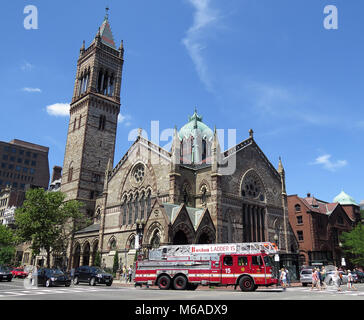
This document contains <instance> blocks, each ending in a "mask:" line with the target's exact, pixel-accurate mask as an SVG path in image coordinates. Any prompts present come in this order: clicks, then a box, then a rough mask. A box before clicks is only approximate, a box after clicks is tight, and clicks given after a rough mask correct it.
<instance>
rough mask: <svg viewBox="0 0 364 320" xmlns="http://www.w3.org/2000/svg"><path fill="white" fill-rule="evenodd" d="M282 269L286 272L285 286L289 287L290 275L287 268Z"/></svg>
mask: <svg viewBox="0 0 364 320" xmlns="http://www.w3.org/2000/svg"><path fill="white" fill-rule="evenodd" d="M284 271H285V272H286V278H287V286H288V287H290V286H291V276H290V274H289V271H288V269H287V268H285V269H284Z"/></svg>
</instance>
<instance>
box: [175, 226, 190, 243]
mask: <svg viewBox="0 0 364 320" xmlns="http://www.w3.org/2000/svg"><path fill="white" fill-rule="evenodd" d="M173 244H174V245H180V244H188V240H187V236H186V234H185V233H184V232H183V230H179V231H177V232H176V234H175V235H174V238H173Z"/></svg>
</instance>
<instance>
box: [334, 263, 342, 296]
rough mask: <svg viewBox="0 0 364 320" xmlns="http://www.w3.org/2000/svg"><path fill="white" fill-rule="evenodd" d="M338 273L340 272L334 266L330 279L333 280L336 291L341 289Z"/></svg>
mask: <svg viewBox="0 0 364 320" xmlns="http://www.w3.org/2000/svg"><path fill="white" fill-rule="evenodd" d="M340 274H341V273H340V271H339V270H338V268H337V267H335V272H334V273H333V275H332V281H333V282H334V284H335V287H336V289H337V291H341V288H340V285H341V280H340Z"/></svg>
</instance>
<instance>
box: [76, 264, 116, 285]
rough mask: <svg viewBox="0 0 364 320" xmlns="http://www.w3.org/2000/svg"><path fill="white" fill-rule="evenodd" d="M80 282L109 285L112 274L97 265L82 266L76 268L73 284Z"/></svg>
mask: <svg viewBox="0 0 364 320" xmlns="http://www.w3.org/2000/svg"><path fill="white" fill-rule="evenodd" d="M80 282H86V283H88V284H89V285H90V286H95V285H96V284H106V285H107V286H111V285H112V282H113V276H112V275H111V274H110V273H107V272H105V271H104V270H103V269H101V268H99V267H89V266H82V267H78V268H76V270H75V275H74V280H73V283H74V284H79V283H80Z"/></svg>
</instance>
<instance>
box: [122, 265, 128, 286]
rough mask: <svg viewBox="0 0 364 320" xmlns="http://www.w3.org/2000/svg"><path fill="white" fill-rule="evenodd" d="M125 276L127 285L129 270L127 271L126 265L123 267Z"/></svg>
mask: <svg viewBox="0 0 364 320" xmlns="http://www.w3.org/2000/svg"><path fill="white" fill-rule="evenodd" d="M123 274H124V281H125V283H126V282H128V270H127V269H126V265H124V266H123Z"/></svg>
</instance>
